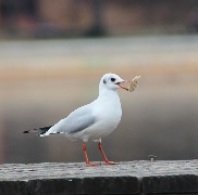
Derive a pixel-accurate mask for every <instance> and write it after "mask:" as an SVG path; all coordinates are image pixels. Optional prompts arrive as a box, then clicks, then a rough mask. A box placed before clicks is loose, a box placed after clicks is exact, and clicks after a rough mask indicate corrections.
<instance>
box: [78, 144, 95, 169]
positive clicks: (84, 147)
mask: <svg viewBox="0 0 198 195" xmlns="http://www.w3.org/2000/svg"><path fill="white" fill-rule="evenodd" d="M82 151H83V154H84V158H85V162H86V165H87V166H97V164H94V163H91V162H90V161H89V158H88V154H87V147H86V144H85V143H83V144H82Z"/></svg>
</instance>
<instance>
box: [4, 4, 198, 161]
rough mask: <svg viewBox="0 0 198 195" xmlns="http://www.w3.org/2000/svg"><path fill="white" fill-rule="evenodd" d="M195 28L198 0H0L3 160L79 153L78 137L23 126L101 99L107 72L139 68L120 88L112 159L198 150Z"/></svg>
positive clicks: (93, 149)
mask: <svg viewBox="0 0 198 195" xmlns="http://www.w3.org/2000/svg"><path fill="white" fill-rule="evenodd" d="M197 33H198V1H197V0H188V1H186V0H174V1H172V0H166V1H158V0H152V1H150V0H141V1H139V0H122V1H119V0H106V1H104V0H56V1H55V0H0V163H30V162H31V163H33V162H54V161H55V162H72V161H76V162H78V161H83V160H84V159H83V155H82V152H81V143H80V142H71V141H70V140H68V139H67V138H65V137H61V136H52V137H47V138H39V137H38V136H35V135H25V134H23V133H22V132H23V131H25V130H29V129H33V128H38V127H43V126H48V125H52V124H54V123H56V122H57V121H58V120H60V119H61V118H64V117H66V116H67V115H68V114H69V113H70V112H71V111H73V110H74V109H75V108H77V107H79V106H81V105H84V104H87V103H89V102H90V101H92V100H93V99H95V98H96V97H97V96H98V83H99V80H100V78H101V77H102V75H103V74H104V73H107V72H114V73H116V74H118V75H120V76H121V77H122V78H124V79H132V78H133V77H135V76H136V75H141V76H142V77H141V79H140V82H139V85H138V88H137V89H136V90H135V91H134V92H133V93H128V92H125V91H119V94H120V98H121V102H122V109H123V117H122V120H121V123H120V125H119V126H118V128H117V129H116V131H114V132H113V133H112V134H111V135H109V136H107V137H106V138H104V139H103V145H104V149H105V151H106V153H107V156H108V157H109V159H111V160H114V161H126V160H127V161H128V160H146V159H148V155H150V154H153V155H156V156H157V157H158V159H162V160H174V159H195V158H198V142H197V137H198V34H197ZM87 147H88V152H89V156H90V159H91V160H94V161H98V160H101V157H100V155H99V152H98V149H97V146H96V143H94V142H89V143H88V144H87Z"/></svg>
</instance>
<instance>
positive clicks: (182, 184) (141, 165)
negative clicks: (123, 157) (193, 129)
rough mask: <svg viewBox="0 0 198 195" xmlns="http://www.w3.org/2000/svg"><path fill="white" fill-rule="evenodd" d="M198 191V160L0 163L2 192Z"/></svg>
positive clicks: (16, 193)
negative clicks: (93, 164) (104, 162)
mask: <svg viewBox="0 0 198 195" xmlns="http://www.w3.org/2000/svg"><path fill="white" fill-rule="evenodd" d="M165 193H166V194H172V195H173V194H188V195H190V194H198V160H189V161H187V160H186V161H155V162H149V161H132V162H120V163H119V164H118V165H115V166H105V165H101V166H97V167H86V166H85V164H84V163H40V164H2V165H0V194H1V195H12V194H14V195H18V194H20V195H21V194H22V195H23V194H24V195H36V194H37V195H40V194H42V195H43V194H47V195H51V194H53V195H57V194H58V195H60V194H61V195H62V194H64V195H65V194H141V195H143V194H165Z"/></svg>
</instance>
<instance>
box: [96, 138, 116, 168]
mask: <svg viewBox="0 0 198 195" xmlns="http://www.w3.org/2000/svg"><path fill="white" fill-rule="evenodd" d="M98 149H99V150H100V153H101V154H102V158H103V160H104V162H105V164H106V165H116V164H117V163H115V162H113V161H109V160H108V158H107V156H106V154H105V152H104V150H103V147H102V143H101V141H99V142H98Z"/></svg>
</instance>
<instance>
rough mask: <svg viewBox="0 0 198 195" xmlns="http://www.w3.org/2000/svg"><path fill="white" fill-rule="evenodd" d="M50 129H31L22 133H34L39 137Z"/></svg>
mask: <svg viewBox="0 0 198 195" xmlns="http://www.w3.org/2000/svg"><path fill="white" fill-rule="evenodd" d="M51 127H52V126H48V127H41V128H38V129H31V130H28V131H24V132H23V133H36V134H38V135H39V136H40V135H43V134H44V133H46V132H47V131H48V130H49V129H50V128H51Z"/></svg>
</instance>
